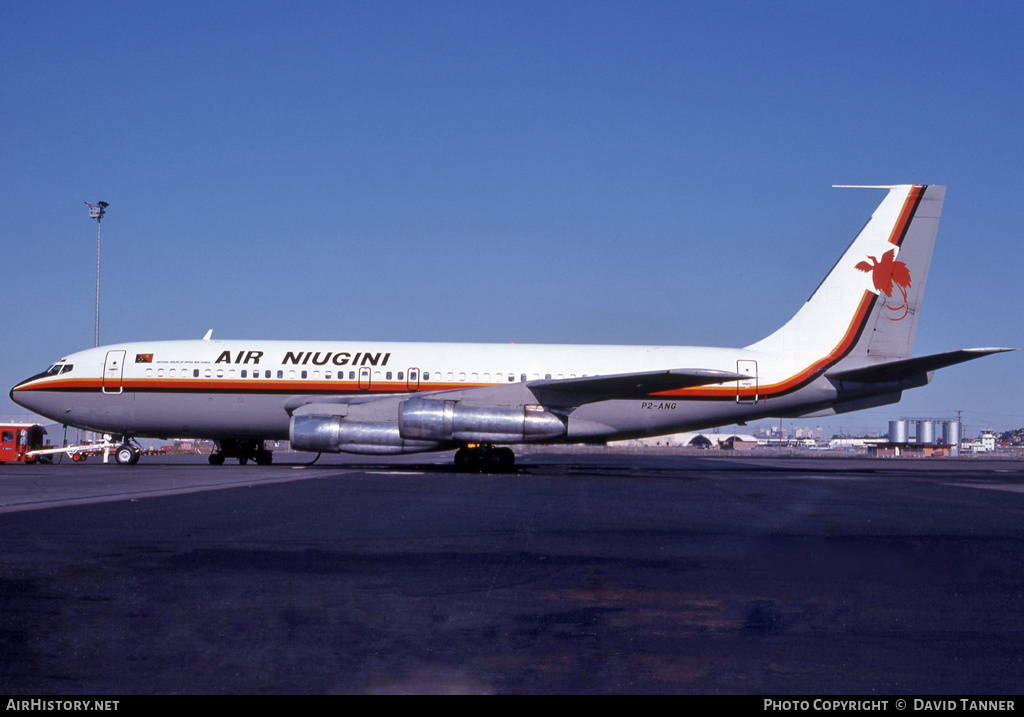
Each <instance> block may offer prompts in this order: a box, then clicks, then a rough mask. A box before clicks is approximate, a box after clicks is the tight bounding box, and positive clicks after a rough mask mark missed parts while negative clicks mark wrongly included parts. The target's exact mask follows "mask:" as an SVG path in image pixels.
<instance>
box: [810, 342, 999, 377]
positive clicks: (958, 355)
mask: <svg viewBox="0 0 1024 717" xmlns="http://www.w3.org/2000/svg"><path fill="white" fill-rule="evenodd" d="M1013 350H1014V349H1003V348H989V349H961V350H959V351H949V352H947V353H942V354H932V355H931V356H919V357H917V358H908V359H901V360H899V361H889V362H887V363H880V364H875V365H873V366H862V367H861V368H852V369H848V370H846V371H832V372H830V373H827V374H825V375H826V376H827V377H828V378H831V379H836V380H837V381H857V382H859V383H888V382H891V381H902V380H905V379H908V378H910V377H912V376H919V375H921V374H924V373H928V372H929V371H934V370H936V369H940V368H945V367H947V366H954V365H956V364H958V363H963V362H964V361H971V360H973V359H976V358H981V357H982V356H989V355H990V354H997V353H1002V352H1004V351H1013Z"/></svg>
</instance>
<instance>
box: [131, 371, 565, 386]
mask: <svg viewBox="0 0 1024 717" xmlns="http://www.w3.org/2000/svg"><path fill="white" fill-rule="evenodd" d="M405 373H406V372H405V371H397V372H393V371H374V372H373V380H374V381H394V380H398V381H405V380H406V378H405ZM287 374H288V378H289V379H295V378H299V379H308V378H312V379H313V380H320V372H319V371H306V370H303V371H296V370H295V369H290V370H289V371H288V372H287ZM356 374H357V372H356V371H348V372H347V373H346V372H345V371H337V372H333V371H325V372H324V374H323V378H324V379H325V380H332V379H333V380H340V381H344V380H346V379H347V380H349V381H355V380H356ZM166 375H167V377H169V378H179V377H180V378H189V377H192V378H199V377H200V369H197V368H196V369H184V368H183V369H173V368H172V369H167V374H166ZM215 375H216V377H217V378H250V377H251V378H265V379H266V378H275V377H276V378H279V379H283V378H285V371H284V370H282V369H278V370H277V371H272V370H270V369H265V370H264V371H263V372H262V373H261V372H260V370H259V369H252V370H251V371H250V370H249V369H244V368H243V369H240V370H239V371H238V373H237V375H236V373H235V369H233V368H232V369H223V368H218V369H210V368H208V369H204V370H203V371H202V376H204V377H205V378H213V377H214V376H215ZM146 376H147V377H148V378H152V377H153V376H156V377H157V378H164V369H162V368H158V369H152V368H147V369H146ZM417 376H419V378H417ZM491 376H492V374H490V373H466V372H464V371H463V372H459V373H458V374H456V373H453V372H451V371H449V372H448V374H447V376H445V375H444V374H443V373H442V372H440V371H436V372H434V373H433V374H431V373H430V372H429V371H423V372H422V374H420V373H419V372H418V371H416V370H415V369H414V370H411V371H409V381H430V380H434V381H443V380H448V381H456V380H458V381H472V382H474V383H477V382H480V381H483V382H484V383H491V382H492V379H491ZM493 376H494V379H493V380H494V382H498V381H505V378H506V376H507V377H508V382H509V383H515V380H516V375H515V374H514V373H507V374H506V373H504V372H501V373H495V374H493ZM368 377H369V374H367V373H363V375H362V376H361V378H362V379H363V380H365V379H366V378H368ZM544 378H545V379H551V378H552V375H551V374H550V373H548V374H544ZM557 378H565V376H564V375H563V374H558V375H557ZM569 378H576V374H569ZM539 379H540V374H537V373H535V374H533V376H532V380H534V381H537V380H539ZM519 380H520V381H524V382H525V381H528V380H531V379H530V377H529V376H528V375H527V374H525V373H524V374H520V375H519Z"/></svg>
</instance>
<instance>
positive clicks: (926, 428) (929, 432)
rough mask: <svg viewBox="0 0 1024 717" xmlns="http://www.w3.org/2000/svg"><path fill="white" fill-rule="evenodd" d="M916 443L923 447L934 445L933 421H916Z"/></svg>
mask: <svg viewBox="0 0 1024 717" xmlns="http://www.w3.org/2000/svg"><path fill="white" fill-rule="evenodd" d="M917 442H918V443H920V444H921V445H924V446H934V445H935V422H934V421H918V422H917Z"/></svg>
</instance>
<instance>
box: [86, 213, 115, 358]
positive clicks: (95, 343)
mask: <svg viewBox="0 0 1024 717" xmlns="http://www.w3.org/2000/svg"><path fill="white" fill-rule="evenodd" d="M86 205H87V206H88V207H89V218H90V219H95V220H96V330H95V332H94V334H93V343H92V345H93V346H99V345H100V221H101V220H102V219H103V215H104V213H106V210H107V207H109V206H110V204H108V203H107V202H97V203H96V205H95V206H94V205H93V204H92V202H86Z"/></svg>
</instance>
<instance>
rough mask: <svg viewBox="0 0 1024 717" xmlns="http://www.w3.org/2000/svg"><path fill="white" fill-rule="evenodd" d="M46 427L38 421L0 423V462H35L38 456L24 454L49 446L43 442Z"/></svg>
mask: <svg viewBox="0 0 1024 717" xmlns="http://www.w3.org/2000/svg"><path fill="white" fill-rule="evenodd" d="M45 436H46V429H45V428H43V427H42V426H40V425H39V424H38V423H6V424H2V425H0V463H6V462H8V461H11V462H24V463H35V462H36V461H37V460H39V458H37V457H36V456H27V455H25V454H26V453H28V452H29V451H38V450H42V449H44V448H50V447H51V446H50V445H49V444H48V443H46V444H44V443H43V441H44V438H45Z"/></svg>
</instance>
